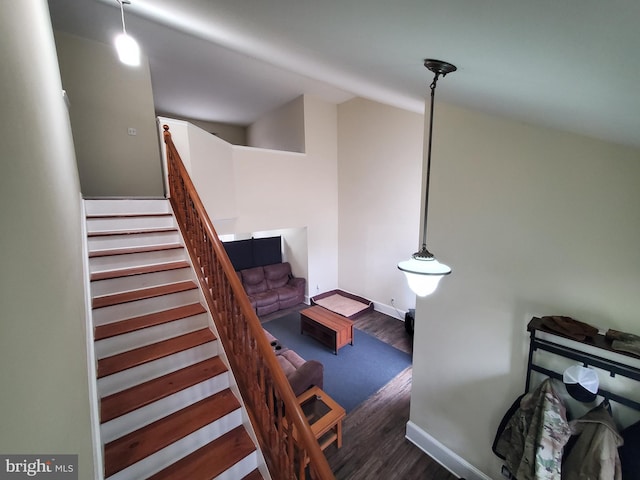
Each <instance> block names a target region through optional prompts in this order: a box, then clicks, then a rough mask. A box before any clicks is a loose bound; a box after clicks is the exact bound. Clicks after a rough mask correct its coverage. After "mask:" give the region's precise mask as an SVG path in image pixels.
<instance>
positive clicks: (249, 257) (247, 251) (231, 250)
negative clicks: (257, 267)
mask: <svg viewBox="0 0 640 480" xmlns="http://www.w3.org/2000/svg"><path fill="white" fill-rule="evenodd" d="M252 243H253V239H251V238H250V239H247V240H236V241H234V242H223V245H224V249H225V250H226V251H227V255H229V260H231V264H232V265H233V268H234V270H236V271H238V270H244V269H245V268H251V267H253V266H254V265H253V247H252Z"/></svg>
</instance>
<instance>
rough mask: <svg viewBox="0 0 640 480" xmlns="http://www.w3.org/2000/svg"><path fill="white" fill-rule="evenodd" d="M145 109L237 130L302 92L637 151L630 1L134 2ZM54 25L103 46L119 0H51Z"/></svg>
mask: <svg viewBox="0 0 640 480" xmlns="http://www.w3.org/2000/svg"><path fill="white" fill-rule="evenodd" d="M131 1H132V3H131V5H128V6H127V7H125V20H126V23H127V31H128V32H129V33H130V34H131V35H132V36H134V37H135V38H137V40H138V42H139V43H140V44H141V47H142V49H143V50H144V52H145V54H146V55H147V56H148V58H149V65H150V68H151V75H152V81H153V89H154V97H155V102H156V108H157V109H158V110H159V111H164V112H171V113H175V114H179V115H183V116H187V117H192V118H198V119H203V120H212V121H222V122H228V123H237V124H243V125H247V124H249V123H251V122H252V121H254V120H255V119H257V118H258V117H260V115H262V114H264V113H266V112H267V111H269V110H272V109H274V108H277V107H278V106H280V105H282V104H283V103H285V102H287V101H289V100H291V99H293V98H295V97H297V96H298V95H300V94H303V93H306V94H310V95H316V96H320V97H321V98H324V99H326V100H328V101H331V102H336V103H339V102H342V101H345V100H347V99H349V98H351V97H353V96H361V97H365V98H370V99H372V100H376V101H379V102H383V103H387V104H391V105H395V106H399V107H402V108H406V109H409V110H413V111H417V112H422V111H423V109H424V98H425V96H426V95H427V93H428V85H429V83H430V82H431V79H432V74H431V73H430V72H429V71H427V70H426V69H425V68H424V66H423V59H424V58H437V59H440V60H445V61H448V62H451V63H453V64H455V65H456V66H457V67H458V71H457V72H455V73H452V74H451V75H449V76H447V77H446V79H444V80H441V81H440V82H439V83H438V90H437V99H438V100H439V101H440V100H443V101H447V102H450V103H455V104H457V105H461V106H466V107H470V108H473V109H479V110H483V111H487V112H490V113H495V114H501V115H507V116H510V117H512V118H515V119H517V120H518V121H522V122H527V123H535V124H542V125H546V126H550V127H553V128H559V129H562V130H568V131H573V132H576V133H581V134H586V135H590V136H595V137H597V138H603V139H607V140H610V141H614V142H618V143H622V144H627V145H633V146H638V147H640V82H639V81H638V77H639V74H640V53H639V52H640V27H638V25H639V24H640V2H639V1H637V0H608V1H602V0H581V1H577V0H535V1H532V0H485V1H482V2H481V1H478V0H396V1H395V2H389V1H388V0H315V1H312V0H179V1H176V0H131ZM49 6H50V9H51V16H52V20H53V25H54V28H56V29H60V30H64V31H67V32H70V33H74V34H77V35H80V36H84V37H88V38H92V39H95V40H99V41H103V42H105V43H110V42H111V40H112V38H113V36H115V34H116V33H117V31H118V30H119V28H120V27H121V24H120V12H119V9H118V4H117V2H116V0H49Z"/></svg>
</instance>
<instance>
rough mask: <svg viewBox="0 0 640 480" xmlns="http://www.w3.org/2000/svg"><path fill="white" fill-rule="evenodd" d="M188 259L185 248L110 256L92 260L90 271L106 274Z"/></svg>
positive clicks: (90, 261)
mask: <svg viewBox="0 0 640 480" xmlns="http://www.w3.org/2000/svg"><path fill="white" fill-rule="evenodd" d="M186 259H187V251H186V250H185V249H184V248H172V249H170V250H157V251H151V252H139V253H125V254H121V255H108V256H106V257H93V258H90V259H89V271H90V272H91V273H95V272H104V271H111V270H120V269H123V268H131V267H141V266H146V265H155V264H156V263H167V262H178V261H180V260H186Z"/></svg>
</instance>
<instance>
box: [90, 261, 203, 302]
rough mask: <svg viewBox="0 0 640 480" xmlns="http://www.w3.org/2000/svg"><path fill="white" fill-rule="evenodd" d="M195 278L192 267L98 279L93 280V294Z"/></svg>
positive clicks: (137, 288) (123, 290)
mask: <svg viewBox="0 0 640 480" xmlns="http://www.w3.org/2000/svg"><path fill="white" fill-rule="evenodd" d="M185 280H195V278H194V276H193V274H192V273H191V269H190V268H177V269H174V270H165V271H162V272H152V273H143V274H140V275H129V276H126V277H119V278H110V279H106V280H96V281H93V282H91V296H92V297H94V298H95V297H100V296H102V295H111V294H114V293H122V292H129V291H131V290H140V289H143V288H149V287H155V286H160V285H167V284H169V283H178V282H183V281H185Z"/></svg>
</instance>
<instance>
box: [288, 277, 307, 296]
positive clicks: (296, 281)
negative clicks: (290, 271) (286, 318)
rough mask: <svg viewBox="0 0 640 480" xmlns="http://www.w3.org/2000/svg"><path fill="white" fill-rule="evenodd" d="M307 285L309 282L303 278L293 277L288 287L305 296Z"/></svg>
mask: <svg viewBox="0 0 640 480" xmlns="http://www.w3.org/2000/svg"><path fill="white" fill-rule="evenodd" d="M306 284H307V281H306V280H305V279H304V278H302V277H292V278H290V279H289V282H288V283H287V285H289V286H291V287H294V288H295V289H296V291H298V292H301V293H302V294H304V289H305V286H306Z"/></svg>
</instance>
